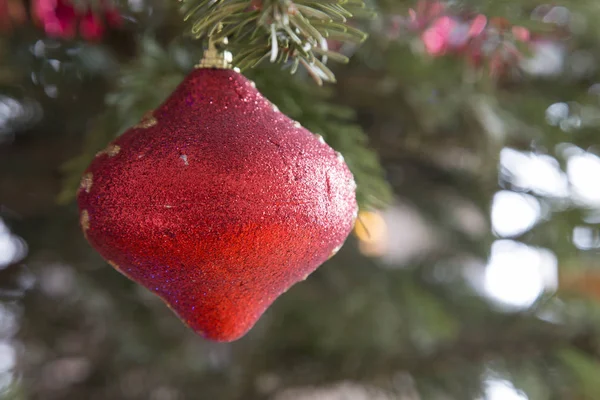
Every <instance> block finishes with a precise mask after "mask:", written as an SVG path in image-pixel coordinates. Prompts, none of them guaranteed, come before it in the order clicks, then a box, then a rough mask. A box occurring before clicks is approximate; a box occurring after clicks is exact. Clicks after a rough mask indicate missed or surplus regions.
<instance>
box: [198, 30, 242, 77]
mask: <svg viewBox="0 0 600 400" xmlns="http://www.w3.org/2000/svg"><path fill="white" fill-rule="evenodd" d="M222 28H223V25H222V24H219V25H217V26H216V27H215V28H214V29H213V30H212V31H211V32H210V33H209V35H208V49H206V51H205V52H204V55H203V56H202V60H200V63H199V64H198V65H196V68H217V69H231V68H232V65H231V61H232V60H233V56H232V54H231V53H230V52H229V51H225V50H224V51H220V50H219V49H217V42H216V41H215V39H214V36H213V35H214V33H215V31H216V33H219V32H220V31H221V29H222ZM220 42H221V43H222V44H224V45H226V44H227V38H226V37H224V38H222V39H221V40H220Z"/></svg>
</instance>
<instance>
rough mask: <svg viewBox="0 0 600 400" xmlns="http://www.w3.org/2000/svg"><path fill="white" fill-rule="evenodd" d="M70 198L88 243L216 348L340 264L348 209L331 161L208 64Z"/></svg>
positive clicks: (102, 159) (112, 150) (332, 155)
mask: <svg viewBox="0 0 600 400" xmlns="http://www.w3.org/2000/svg"><path fill="white" fill-rule="evenodd" d="M78 202H79V207H80V210H81V225H82V228H83V231H84V233H85V236H86V238H87V239H88V241H89V242H90V243H91V245H92V246H93V247H94V248H95V249H96V250H97V251H98V252H99V253H100V254H101V255H102V256H103V257H104V258H105V259H106V260H108V261H109V263H110V264H111V265H113V266H114V267H115V268H116V269H118V270H119V271H120V272H122V273H123V274H124V275H126V276H127V277H129V278H130V279H132V280H134V281H135V282H138V283H139V284H141V285H143V286H145V287H146V288H148V289H149V290H151V291H152V292H154V293H155V294H157V295H158V296H160V297H161V298H162V299H163V300H164V301H165V302H166V303H167V305H169V306H170V307H171V308H172V309H173V311H175V313H176V314H177V315H178V316H179V317H180V318H181V319H182V320H183V321H185V323H186V324H187V325H188V326H189V327H191V328H192V329H193V330H194V331H196V332H197V333H199V334H200V335H202V336H204V337H206V338H208V339H211V340H216V341H232V340H235V339H238V338H240V337H241V336H243V335H244V334H245V333H246V332H248V330H250V329H251V328H252V326H253V325H254V324H255V323H256V321H257V320H258V319H259V318H260V316H261V315H262V314H263V313H264V312H265V310H266V309H267V307H269V305H270V304H271V303H272V302H273V301H274V300H275V299H276V298H277V297H278V296H279V295H281V294H282V293H284V292H285V291H286V290H287V289H289V288H290V287H291V286H292V285H294V284H295V283H297V282H299V281H301V280H304V279H305V278H306V277H307V276H308V275H309V274H310V273H311V272H313V271H314V270H315V269H316V268H317V267H318V266H319V265H321V264H322V263H323V262H324V261H326V260H327V259H328V258H329V257H331V256H332V255H333V254H335V253H336V251H337V250H338V249H339V248H340V246H341V245H342V244H343V242H344V240H345V239H346V237H347V235H348V234H349V233H350V231H351V230H352V227H353V224H354V221H355V218H356V213H357V205H356V200H355V183H354V179H353V177H352V174H351V173H350V171H349V170H348V168H347V166H346V164H345V163H344V159H343V157H342V156H341V155H340V154H339V153H336V152H335V151H334V150H332V149H331V148H330V147H329V146H328V145H327V144H326V143H325V142H324V141H323V139H322V138H321V137H319V136H315V135H313V134H312V133H310V132H309V131H308V130H306V129H304V128H303V127H302V126H300V124H298V123H297V122H294V121H292V120H291V119H289V118H288V117H286V116H285V115H283V114H282V113H280V112H279V111H278V110H277V108H276V107H275V106H273V105H272V104H271V103H270V102H269V101H268V100H266V99H265V98H264V97H263V96H262V95H261V94H260V93H259V92H258V91H257V90H256V89H255V88H254V85H253V83H252V82H251V81H249V80H247V79H246V78H244V77H243V76H242V75H241V74H239V73H237V72H235V71H233V70H230V69H208V68H206V69H204V68H202V69H196V70H194V71H193V72H192V73H191V74H190V75H189V76H188V77H187V78H186V79H185V80H184V81H183V83H181V84H180V85H179V87H178V88H177V89H176V90H175V92H174V93H173V94H172V95H171V96H170V97H169V98H168V99H167V100H166V101H165V103H163V105H162V106H160V107H159V108H158V109H157V110H155V111H154V112H151V113H149V114H147V115H146V116H145V117H144V119H143V120H142V121H141V122H140V123H139V124H138V125H136V126H134V127H133V128H131V129H129V130H128V131H127V132H125V133H124V134H123V135H122V136H120V137H119V138H118V139H116V140H115V141H114V142H113V143H111V144H110V146H109V147H108V148H107V149H106V150H104V151H103V152H101V153H99V154H98V155H97V156H96V158H95V159H94V161H93V162H92V163H91V165H90V166H89V168H88V169H87V171H86V173H85V175H84V176H83V179H82V182H81V188H80V190H79V194H78Z"/></svg>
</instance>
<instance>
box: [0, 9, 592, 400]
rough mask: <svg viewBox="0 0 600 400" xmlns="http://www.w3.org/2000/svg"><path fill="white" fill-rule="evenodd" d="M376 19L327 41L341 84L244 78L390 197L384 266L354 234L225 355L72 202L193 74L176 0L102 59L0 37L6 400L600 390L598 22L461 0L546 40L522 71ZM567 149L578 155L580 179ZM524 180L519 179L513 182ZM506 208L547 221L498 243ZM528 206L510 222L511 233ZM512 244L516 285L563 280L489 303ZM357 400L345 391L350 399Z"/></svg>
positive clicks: (130, 18) (114, 36)
mask: <svg viewBox="0 0 600 400" xmlns="http://www.w3.org/2000/svg"><path fill="white" fill-rule="evenodd" d="M10 1H19V0H10ZM248 3H252V2H250V1H248ZM308 3H315V2H308ZM325 3H327V4H333V3H338V2H325ZM340 3H343V2H340ZM366 3H367V5H368V6H369V7H371V8H373V9H374V10H376V11H377V12H378V17H377V18H376V19H374V20H358V21H353V22H352V23H353V24H354V25H353V26H354V27H355V28H357V29H360V30H363V31H365V32H367V33H368V34H369V39H368V40H367V41H366V42H365V43H364V44H363V45H361V46H360V47H358V48H357V47H355V46H353V45H344V46H341V47H340V48H339V50H338V51H339V52H340V53H342V54H346V55H347V56H352V57H351V60H350V62H349V63H348V64H346V65H342V64H339V65H337V64H330V67H331V68H332V71H333V72H334V73H335V75H336V80H337V84H336V85H325V86H323V87H319V86H318V85H316V84H315V83H314V82H313V81H312V79H311V78H310V76H309V74H308V73H307V72H306V71H303V70H299V71H298V73H297V74H295V75H293V76H292V75H290V71H289V69H285V68H281V65H271V64H269V63H268V62H263V63H262V64H261V65H260V66H258V67H257V68H254V69H249V70H247V71H245V74H246V75H247V76H248V77H249V78H250V79H253V80H254V81H255V82H256V83H257V87H258V88H259V89H260V91H261V92H262V93H263V94H264V95H265V96H266V97H267V98H269V99H270V100H271V101H273V102H274V103H275V104H277V105H278V106H279V108H280V109H281V110H282V111H283V112H285V113H286V114H288V115H289V116H290V117H292V118H294V119H297V120H299V121H300V122H301V123H302V124H303V125H304V126H306V127H307V128H308V129H309V130H311V131H313V132H315V133H319V134H321V135H323V136H324V138H325V139H326V141H327V142H328V143H329V144H330V145H331V146H332V147H334V148H335V149H336V150H338V151H340V152H342V153H343V154H344V156H345V158H346V161H347V162H348V164H349V166H350V167H351V169H352V171H353V173H354V174H355V176H356V179H357V182H358V191H359V193H358V195H359V199H360V202H361V205H362V206H363V208H364V209H369V208H382V207H383V206H384V205H390V204H391V206H390V209H391V210H392V211H393V212H394V213H395V214H392V215H393V216H394V217H393V218H391V219H390V220H389V224H390V225H389V227H388V228H389V230H390V231H389V233H388V234H389V236H390V238H391V239H394V241H393V248H390V249H388V252H389V253H393V254H395V257H393V258H392V257H386V256H385V255H384V256H382V257H370V256H368V255H366V254H365V252H364V248H363V247H361V246H362V245H363V244H364V243H362V242H361V241H359V240H358V239H357V238H355V237H352V238H350V239H349V241H348V243H347V245H346V246H345V247H344V248H343V250H342V251H341V252H340V253H339V255H338V256H336V257H335V258H333V259H332V260H330V261H328V262H327V263H326V264H325V265H324V266H323V267H322V268H320V269H319V270H318V271H317V272H316V273H315V274H314V275H312V276H311V277H310V279H308V280H307V281H306V282H304V283H302V284H299V285H297V286H295V287H294V288H293V289H291V290H290V291H289V292H288V293H286V294H285V295H284V296H282V297H281V298H280V299H279V300H277V302H276V303H275V304H274V305H273V307H272V308H271V309H270V310H269V311H268V313H267V314H266V315H265V316H264V317H263V318H262V319H261V321H260V322H259V324H258V325H257V326H256V327H255V328H254V329H253V330H252V331H251V332H250V334H249V335H248V336H247V337H245V338H243V339H242V340H240V341H238V342H235V343H232V344H213V343H208V342H205V341H203V340H201V339H200V338H198V337H196V336H195V335H194V334H192V333H191V332H190V331H188V330H187V329H186V328H185V327H184V326H183V325H182V324H181V323H180V322H179V321H178V320H177V319H176V318H175V317H174V316H173V315H172V314H171V312H170V311H169V310H168V309H167V308H166V307H165V306H164V305H163V303H162V302H161V301H160V300H158V299H156V298H154V297H153V296H152V295H151V294H149V293H147V292H146V291H144V290H142V289H141V288H139V287H138V286H137V285H135V284H133V283H132V282H129V281H128V280H126V279H125V278H123V277H122V276H121V275H120V274H118V273H116V272H115V271H113V270H112V269H111V268H110V267H108V266H107V265H106V264H105V263H104V261H103V260H102V259H100V257H99V256H98V255H97V254H96V253H95V252H94V251H93V250H92V249H91V248H89V246H88V245H87V244H86V242H85V240H84V239H83V237H82V235H81V233H80V231H79V227H78V222H77V212H76V207H75V205H74V204H73V203H72V198H73V194H74V191H75V190H76V188H77V186H78V184H79V177H80V174H81V172H82V171H83V169H84V168H85V167H86V166H87V164H88V163H89V160H90V159H91V158H92V157H93V155H94V154H95V153H96V152H97V151H98V150H101V149H103V148H104V147H105V146H106V144H107V143H108V142H109V141H111V140H112V139H113V138H114V137H116V136H117V135H119V134H121V133H122V132H123V131H124V130H126V129H127V128H128V127H129V126H131V125H133V124H135V123H136V122H137V121H138V120H139V118H140V117H141V116H142V115H143V114H144V113H145V112H146V111H148V110H149V109H152V108H154V107H156V106H157V105H158V104H160V103H161V102H162V101H163V100H164V99H165V98H166V97H167V96H168V95H169V94H170V92H171V91H172V90H173V89H174V88H175V86H176V85H177V84H178V83H179V82H180V81H181V79H182V78H183V77H184V76H185V74H186V73H187V72H189V71H190V70H191V68H193V65H194V64H195V63H196V62H197V61H198V60H199V59H200V58H201V55H202V44H201V43H200V42H199V41H193V40H190V39H189V38H186V37H185V35H184V31H185V30H186V29H187V26H186V24H184V23H183V21H182V16H181V14H180V12H179V6H178V4H176V3H165V2H162V1H159V0H146V1H141V2H133V1H131V2H123V3H122V4H120V7H121V10H122V12H123V15H124V18H125V21H124V22H125V23H124V25H123V27H122V28H121V29H120V30H113V31H108V32H107V33H106V35H105V37H104V39H103V41H102V42H100V43H88V42H85V41H81V40H56V39H49V38H47V37H45V35H44V34H43V32H41V31H40V29H39V28H36V27H34V26H33V25H28V24H26V25H23V26H18V27H15V28H14V30H13V31H12V32H10V33H9V32H6V33H4V34H3V36H2V37H1V38H0V54H1V56H0V57H1V58H0V127H1V129H0V218H2V220H3V221H4V223H6V224H7V225H8V226H9V227H10V229H11V230H12V232H13V233H14V234H16V235H19V236H20V237H22V238H23V239H24V240H25V241H26V242H27V246H28V249H29V255H28V257H27V258H25V260H24V261H20V260H16V259H15V261H14V262H12V263H11V264H10V265H7V266H6V267H5V268H3V269H0V296H1V297H2V299H3V300H4V301H3V302H2V303H1V305H2V307H0V310H3V313H2V314H0V316H2V318H5V316H6V315H13V316H14V318H15V319H16V320H18V326H17V327H13V328H10V324H9V322H7V321H8V319H7V320H6V321H4V319H0V322H1V323H0V340H3V342H2V343H9V342H10V343H17V345H18V346H17V348H18V349H19V350H18V351H17V366H16V370H15V374H16V376H18V379H16V380H14V382H13V384H12V385H11V386H7V387H6V388H5V389H3V390H5V393H3V396H4V397H5V398H7V399H9V398H10V399H30V398H31V399H50V400H51V399H74V400H80V399H92V400H94V399H156V400H163V399H166V400H172V399H177V400H180V399H211V400H212V399H215V400H220V399H224V400H229V399H240V400H241V399H243V400H247V399H274V400H282V399H284V400H285V399H295V400H299V399H303V398H306V397H301V395H300V394H298V393H296V392H294V393H296V394H290V393H291V392H289V390H290V389H300V390H301V391H304V393H312V392H310V391H311V390H325V389H326V388H328V389H327V390H329V391H330V393H332V392H335V393H338V394H337V395H338V397H332V398H342V397H341V396H342V394H340V393H342V386H343V387H346V388H347V390H351V389H348V388H349V387H351V386H344V385H350V384H353V385H361V386H360V387H363V388H378V389H377V390H378V391H377V392H376V393H377V394H374V393H375V392H373V391H371V392H368V393H370V394H367V395H366V396H367V398H389V399H400V400H417V399H422V400H429V399H434V400H438V399H439V400H445V399H452V400H454V399H455V400H470V399H473V400H478V399H482V398H485V397H484V396H485V395H489V387H490V385H492V384H496V385H497V384H499V383H502V385H504V386H505V387H506V386H507V385H508V386H511V385H512V386H514V387H515V388H516V389H518V390H521V391H522V393H521V395H522V397H521V398H523V399H525V398H527V399H529V400H554V399H557V400H559V399H560V400H563V399H568V400H571V399H573V400H580V399H581V400H584V399H586V400H587V399H597V398H600V387H599V386H598V379H597V376H598V374H600V307H599V302H600V262H599V261H598V249H599V248H600V243H598V242H599V240H598V237H599V236H598V235H599V233H598V223H600V219H599V218H598V216H599V215H600V205H599V203H598V196H597V195H596V197H594V193H596V192H597V189H596V191H594V189H595V186H594V184H593V182H589V180H588V181H587V182H588V183H587V186H584V187H583V189H581V187H579V189H578V186H577V185H576V183H577V179H579V176H581V174H582V173H583V172H586V171H585V170H586V169H588V170H590V171H592V172H593V171H595V170H594V169H593V168H594V166H595V165H597V163H598V162H600V160H599V159H598V155H599V152H600V150H599V144H600V140H599V139H598V117H597V116H598V115H600V104H599V103H598V93H600V92H599V91H598V86H597V85H598V83H597V82H598V81H599V80H600V71H599V70H598V67H597V66H598V65H600V50H599V49H600V46H599V43H600V27H599V24H597V23H595V21H596V20H597V19H598V18H600V8H599V7H597V5H596V3H594V2H592V1H589V0H585V1H584V0H577V1H569V2H564V3H563V4H562V5H560V4H552V5H544V4H543V2H541V1H538V0H523V1H516V0H510V1H508V0H507V1H503V2H499V1H471V0H461V1H454V2H451V3H452V5H451V6H452V8H451V12H452V13H453V14H452V15H461V16H465V18H467V17H468V16H471V15H485V16H486V17H487V20H488V21H491V20H492V18H497V19H504V20H506V21H508V22H509V23H510V25H516V26H521V27H525V28H528V29H529V30H530V31H531V32H532V33H538V34H539V37H538V39H536V40H539V42H536V43H538V46H537V47H535V46H532V47H531V48H529V47H528V52H527V53H526V54H524V56H523V60H522V63H520V64H519V65H516V66H514V67H515V68H509V69H507V70H506V73H505V74H502V75H492V74H490V70H489V68H488V66H486V65H483V66H481V67H478V68H474V67H473V66H472V65H471V64H470V63H469V59H466V58H465V57H464V56H463V53H457V54H446V55H444V56H438V57H434V56H431V55H430V54H427V52H426V51H425V49H424V45H423V38H422V36H421V33H422V32H421V31H416V30H410V29H404V28H405V26H406V25H407V22H406V21H407V17H408V16H409V15H410V13H409V8H413V9H414V10H419V7H422V6H423V5H424V4H426V2H423V1H416V0H415V1H413V0H402V1H399V0H394V1H391V0H377V1H375V0H371V1H367V2H366ZM432 3H435V2H429V4H430V5H431V4H432ZM2 4H3V2H2V1H1V0H0V6H1V5H2ZM0 13H1V8H0ZM549 13H550V14H549ZM552 13H554V14H552ZM538 15H541V16H543V17H540V18H537V17H536V16H538ZM549 15H550V16H549ZM468 18H471V17H468ZM263 39H265V38H263ZM265 40H266V39H265ZM239 43H241V42H238V46H239ZM521 45H523V44H521ZM525 47H527V46H525ZM544 57H546V58H544ZM553 57H554V58H553ZM535 60H538V61H537V62H538V63H537V64H535V63H533V61H535ZM540 60H541V61H540ZM552 65H554V66H555V68H554V70H551V68H550V67H552ZM9 100H10V101H9ZM11 107H12V108H11ZM551 107H554V108H555V109H556V110H558V111H559V112H555V113H550V112H549V110H550V109H551ZM7 110H8V111H7ZM11 110H12V111H11ZM14 110H18V111H19V112H14ZM9 111H10V112H9ZM573 157H580V160H583V161H585V162H587V161H586V160H588V161H589V162H588V163H587V164H586V163H584V164H582V165H583V166H582V167H580V168H579V169H577V170H576V171H575V172H574V171H573V168H574V167H573V165H574V164H573V162H572V161H573ZM511 160H513V161H514V160H518V161H519V164H515V163H513V164H511V163H510V162H509V161H511ZM594 163H596V164H594ZM515 165H517V167H515ZM525 168H528V169H529V170H531V169H533V170H534V171H535V173H534V177H533V179H532V180H529V181H523V179H522V178H521V173H522V169H525ZM536 168H537V169H536ZM544 174H545V175H544ZM548 179H554V181H556V182H563V181H564V190H565V193H562V194H561V193H557V192H556V191H554V192H553V191H551V190H548V187H547V186H544V182H546V181H547V180H548ZM578 190H580V192H578ZM581 190H583V191H584V192H583V193H582V192H581ZM502 193H504V194H506V193H511V194H514V195H519V196H523V197H522V198H527V199H529V200H531V202H532V204H535V205H536V207H538V209H539V218H538V219H537V220H536V221H535V223H533V224H532V226H530V227H527V228H526V229H523V230H521V231H519V232H517V233H514V234H502V233H501V232H499V231H497V229H496V227H495V226H494V224H493V223H492V222H493V221H492V219H493V218H492V213H493V210H494V204H495V202H496V201H497V200H496V199H497V198H498V195H499V194H502ZM586 194H587V197H586ZM57 197H58V198H59V200H60V205H56V203H55V199H56V198H57ZM590 197H592V200H593V199H595V200H596V202H594V201H590V200H589V198H590ZM586 199H587V200H586ZM517 211H518V210H517V209H516V208H515V209H514V212H513V215H510V214H511V210H509V211H508V214H507V213H505V214H504V218H508V217H507V215H508V216H510V217H512V218H513V219H515V220H517V221H519V220H520V219H523V218H524V217H523V216H522V215H521V214H518V213H517ZM394 218H395V219H394ZM0 232H2V230H1V229H0ZM576 232H584V233H585V235H587V236H585V235H584V238H587V239H586V240H584V241H583V242H581V241H580V242H578V241H577V240H575V239H576V234H575V233H576ZM582 243H583V244H582ZM502 246H505V247H506V246H508V248H510V249H513V250H514V252H515V254H517V255H519V254H524V253H520V252H518V251H520V250H519V249H528V251H531V252H534V254H536V256H535V257H529V256H527V257H526V256H524V255H523V257H524V258H523V260H524V261H523V262H522V263H519V264H518V265H523V275H522V276H521V275H519V274H518V273H517V274H516V275H514V276H513V277H512V280H513V281H511V282H508V283H507V285H508V286H509V287H510V286H511V285H512V286H514V292H515V294H517V292H518V291H519V290H521V289H522V286H523V284H524V282H525V281H526V275H527V274H528V273H529V272H527V271H528V270H529V269H527V268H526V267H528V266H531V265H527V263H529V264H535V263H541V261H540V260H541V259H542V258H543V257H547V258H549V259H551V260H556V263H557V265H558V275H559V282H558V288H557V289H556V290H552V288H551V290H549V291H548V292H547V293H544V294H542V295H541V296H540V297H539V298H538V299H537V300H536V301H535V302H534V303H533V304H532V305H529V306H527V307H520V308H519V307H515V308H510V307H507V306H506V305H505V304H504V305H502V304H498V303H497V302H495V301H493V300H491V299H490V297H489V296H488V295H487V294H486V293H485V292H484V291H483V290H482V289H481V287H482V283H483V282H484V281H485V279H486V275H485V274H486V271H487V270H486V264H487V263H488V261H490V260H492V259H493V258H494V251H497V249H498V248H500V247H502ZM494 249H496V250H494ZM542 250H543V251H542ZM527 254H531V253H527ZM1 259H2V258H1V257H0V260H1ZM0 266H2V264H0ZM505 267H506V268H507V269H510V267H511V265H505ZM505 286H506V285H505ZM6 318H8V317H6ZM0 374H1V371H0ZM2 376H4V375H2ZM336 385H338V386H336ZM339 385H341V386H339ZM352 387H354V386H352ZM333 388H336V389H333ZM352 390H353V391H352ZM352 390H351V391H352V393H354V394H352V396H355V397H349V396H350V395H348V397H345V398H348V399H353V398H356V399H357V400H358V399H360V398H361V397H358V396H359V394H358V393H359V392H360V391H359V390H358V389H356V388H354V389H352ZM365 390H366V389H365ZM373 390H374V389H373ZM294 396H295V397H294ZM311 396H313V397H312V398H315V399H319V398H323V399H325V398H326V397H324V396H323V397H317V395H316V394H314V393H313V394H312V395H311ZM369 396H370V397H369ZM376 396H379V397H376ZM524 396H527V397H524ZM363 398H364V396H363ZM492 399H493V400H496V398H492V397H490V398H489V400H492ZM486 400H488V399H487V398H486Z"/></svg>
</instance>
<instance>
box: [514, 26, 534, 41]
mask: <svg viewBox="0 0 600 400" xmlns="http://www.w3.org/2000/svg"><path fill="white" fill-rule="evenodd" d="M511 31H512V34H513V36H514V37H515V39H517V40H520V41H521V42H528V41H529V39H531V33H530V32H529V29H527V28H525V27H522V26H513V27H512V29H511Z"/></svg>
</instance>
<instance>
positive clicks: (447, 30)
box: [421, 17, 457, 56]
mask: <svg viewBox="0 0 600 400" xmlns="http://www.w3.org/2000/svg"><path fill="white" fill-rule="evenodd" d="M456 25H457V23H456V21H454V20H453V19H451V18H450V17H441V18H438V19H437V20H436V21H435V22H434V23H433V24H432V25H431V27H430V28H428V29H426V30H425V32H423V34H422V35H421V40H422V41H423V44H424V45H425V50H426V51H427V52H428V53H429V54H431V55H434V56H437V55H440V54H444V53H445V52H446V51H447V50H448V48H449V47H450V40H449V39H450V34H451V33H452V30H453V29H454V27H456Z"/></svg>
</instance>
